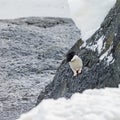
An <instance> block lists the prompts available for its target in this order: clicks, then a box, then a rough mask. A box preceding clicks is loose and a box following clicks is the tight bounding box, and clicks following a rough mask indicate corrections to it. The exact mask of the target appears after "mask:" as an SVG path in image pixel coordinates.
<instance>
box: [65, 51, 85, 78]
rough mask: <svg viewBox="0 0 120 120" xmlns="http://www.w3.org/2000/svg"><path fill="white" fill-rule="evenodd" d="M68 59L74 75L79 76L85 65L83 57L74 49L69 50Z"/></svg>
mask: <svg viewBox="0 0 120 120" xmlns="http://www.w3.org/2000/svg"><path fill="white" fill-rule="evenodd" d="M66 60H67V62H68V63H69V65H70V68H71V69H72V71H73V73H74V75H73V76H77V75H78V74H80V73H81V71H82V67H83V62H82V59H81V58H80V57H79V56H78V55H76V54H75V52H74V51H72V52H69V53H68V54H67V56H66Z"/></svg>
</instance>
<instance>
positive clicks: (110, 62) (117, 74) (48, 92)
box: [37, 0, 120, 104]
mask: <svg viewBox="0 0 120 120" xmlns="http://www.w3.org/2000/svg"><path fill="white" fill-rule="evenodd" d="M100 38H103V45H102V50H101V51H100V53H99V51H98V48H97V47H96V49H95V50H93V47H94V46H95V45H98V41H99V39H100ZM69 51H75V52H77V54H78V55H79V56H80V57H81V58H82V60H83V63H84V68H83V71H82V74H79V75H78V76H77V77H73V73H72V71H71V69H70V67H69V65H68V63H67V62H66V61H65V60H64V61H63V62H62V64H61V65H60V67H59V68H58V70H57V72H56V75H55V77H54V79H53V81H52V82H51V83H50V84H49V85H47V86H46V88H45V90H44V91H43V92H42V93H41V94H40V95H39V97H38V101H37V104H38V103H39V102H40V101H41V100H42V99H46V98H54V99H57V98H59V97H66V98H69V97H70V96H71V95H72V94H74V93H76V92H83V91H84V90H86V89H93V88H104V87H118V85H119V84H120V0H117V3H116V5H115V7H114V8H113V9H111V10H110V12H109V14H108V15H107V17H106V18H105V20H104V22H103V23H102V24H101V27H100V29H99V30H97V31H96V33H95V34H94V35H93V36H92V37H91V38H89V39H88V40H87V43H86V46H85V47H83V46H82V40H78V41H77V42H76V44H75V45H74V46H73V47H72V48H71V50H69Z"/></svg>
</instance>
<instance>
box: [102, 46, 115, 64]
mask: <svg viewBox="0 0 120 120" xmlns="http://www.w3.org/2000/svg"><path fill="white" fill-rule="evenodd" d="M112 48H113V46H110V48H109V49H108V50H107V51H106V52H105V53H104V54H102V55H101V56H100V60H101V61H102V60H103V59H105V58H106V62H107V65H110V64H112V63H113V62H114V58H113V55H112V53H111V49H112Z"/></svg>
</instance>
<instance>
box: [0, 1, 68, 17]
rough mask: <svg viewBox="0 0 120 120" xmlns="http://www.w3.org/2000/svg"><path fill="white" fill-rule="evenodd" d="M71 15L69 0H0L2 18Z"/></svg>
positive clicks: (0, 15)
mask: <svg viewBox="0 0 120 120" xmlns="http://www.w3.org/2000/svg"><path fill="white" fill-rule="evenodd" d="M29 16H48V17H70V14H69V9H68V4H67V0H0V19H11V18H18V17H29Z"/></svg>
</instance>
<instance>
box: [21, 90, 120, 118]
mask: <svg viewBox="0 0 120 120" xmlns="http://www.w3.org/2000/svg"><path fill="white" fill-rule="evenodd" d="M28 118H29V120H120V88H119V89H118V88H105V89H94V90H86V91H85V92H84V93H83V94H80V93H76V94H74V95H73V96H72V97H71V99H68V100H66V99H65V98H60V99H58V100H53V99H48V100H43V101H42V102H41V103H40V104H39V105H38V106H37V107H35V108H34V109H32V110H31V111H30V112H28V113H26V114H24V115H22V116H21V118H20V119H19V120H28Z"/></svg>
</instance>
